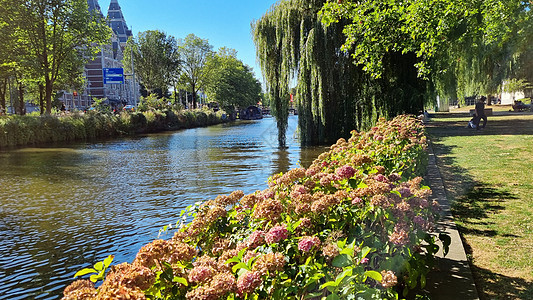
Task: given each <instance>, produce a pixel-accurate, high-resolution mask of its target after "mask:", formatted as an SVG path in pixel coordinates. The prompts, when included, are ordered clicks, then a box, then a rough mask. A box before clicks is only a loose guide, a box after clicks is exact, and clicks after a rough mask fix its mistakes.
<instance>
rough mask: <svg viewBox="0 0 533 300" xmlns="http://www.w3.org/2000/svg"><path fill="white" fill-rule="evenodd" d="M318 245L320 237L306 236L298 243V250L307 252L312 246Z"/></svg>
mask: <svg viewBox="0 0 533 300" xmlns="http://www.w3.org/2000/svg"><path fill="white" fill-rule="evenodd" d="M318 246H320V239H319V238H318V237H316V236H306V237H304V238H302V239H301V240H300V242H299V243H298V250H300V251H303V252H309V251H311V249H313V247H318Z"/></svg>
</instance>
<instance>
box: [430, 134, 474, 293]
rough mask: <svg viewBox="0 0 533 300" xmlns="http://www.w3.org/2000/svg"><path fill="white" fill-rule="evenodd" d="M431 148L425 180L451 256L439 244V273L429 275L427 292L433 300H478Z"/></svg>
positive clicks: (432, 272) (434, 271)
mask: <svg viewBox="0 0 533 300" xmlns="http://www.w3.org/2000/svg"><path fill="white" fill-rule="evenodd" d="M428 145H429V146H428V152H429V164H428V169H427V173H426V180H427V181H428V184H429V186H430V187H431V190H432V191H433V194H432V196H431V197H432V199H433V200H436V201H437V202H438V203H439V204H440V207H441V209H442V213H441V214H442V218H441V220H440V221H439V223H438V224H437V228H438V229H439V230H440V231H444V232H446V233H448V234H449V235H450V237H451V244H450V250H449V252H448V254H447V255H446V257H444V254H443V252H442V244H441V243H440V242H439V246H440V248H441V249H440V250H439V252H438V253H437V269H436V270H433V271H431V272H430V273H429V274H428V279H427V285H426V288H425V291H427V292H428V293H429V294H430V295H431V296H430V297H431V299H433V300H451V299H454V300H455V299H464V300H477V299H479V295H478V293H477V289H476V285H475V283H474V278H473V276H472V271H471V270H470V265H469V263H468V259H467V257H466V252H465V249H464V245H463V242H462V240H461V236H460V235H459V231H458V230H457V226H456V224H455V222H454V221H453V216H452V214H451V211H450V202H449V200H448V198H447V197H446V188H445V186H444V181H443V180H442V176H441V173H440V170H439V168H438V166H437V158H436V156H435V153H434V152H433V148H432V146H431V141H429V142H428Z"/></svg>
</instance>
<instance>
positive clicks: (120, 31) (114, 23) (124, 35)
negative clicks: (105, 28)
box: [107, 0, 132, 47]
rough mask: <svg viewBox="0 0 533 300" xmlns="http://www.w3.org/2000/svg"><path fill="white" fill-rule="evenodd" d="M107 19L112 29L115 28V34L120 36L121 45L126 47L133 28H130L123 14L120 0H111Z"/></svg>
mask: <svg viewBox="0 0 533 300" xmlns="http://www.w3.org/2000/svg"><path fill="white" fill-rule="evenodd" d="M107 20H108V22H109V26H110V27H111V29H113V31H114V32H115V34H116V35H117V36H118V39H119V41H120V45H121V47H124V46H125V45H126V42H127V41H128V38H129V37H130V36H132V33H131V30H130V29H128V25H127V24H126V19H124V15H123V14H122V9H121V8H120V5H119V4H118V0H111V2H110V3H109V8H108V10H107Z"/></svg>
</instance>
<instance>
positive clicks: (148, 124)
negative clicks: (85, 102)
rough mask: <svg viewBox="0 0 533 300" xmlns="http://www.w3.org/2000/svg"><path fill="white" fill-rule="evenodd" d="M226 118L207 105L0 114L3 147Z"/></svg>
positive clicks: (172, 127) (174, 127)
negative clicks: (156, 108)
mask: <svg viewBox="0 0 533 300" xmlns="http://www.w3.org/2000/svg"><path fill="white" fill-rule="evenodd" d="M225 121H226V118H225V114H224V112H222V111H219V112H217V113H215V112H213V111H212V110H205V109H198V110H180V111H175V110H162V111H157V110H154V111H152V110H150V111H146V112H133V113H129V112H122V113H120V114H118V115H114V114H110V113H99V112H93V111H90V112H87V113H84V114H81V113H72V114H68V115H61V116H18V115H9V116H2V117H0V148H6V147H14V146H27V145H38V144H45V143H57V142H71V141H83V140H90V139H96V138H108V137H116V136H121V135H132V134H136V133H150V132H159V131H165V130H177V129H182V128H192V127H202V126H208V125H214V124H219V123H222V122H225Z"/></svg>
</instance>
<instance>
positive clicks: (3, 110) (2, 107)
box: [0, 77, 7, 115]
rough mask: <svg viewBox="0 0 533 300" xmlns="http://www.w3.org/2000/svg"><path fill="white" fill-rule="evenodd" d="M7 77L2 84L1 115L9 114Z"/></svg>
mask: <svg viewBox="0 0 533 300" xmlns="http://www.w3.org/2000/svg"><path fill="white" fill-rule="evenodd" d="M6 91H7V77H6V78H3V79H2V81H1V82H0V115H2V114H4V113H6V112H7V108H6Z"/></svg>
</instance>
